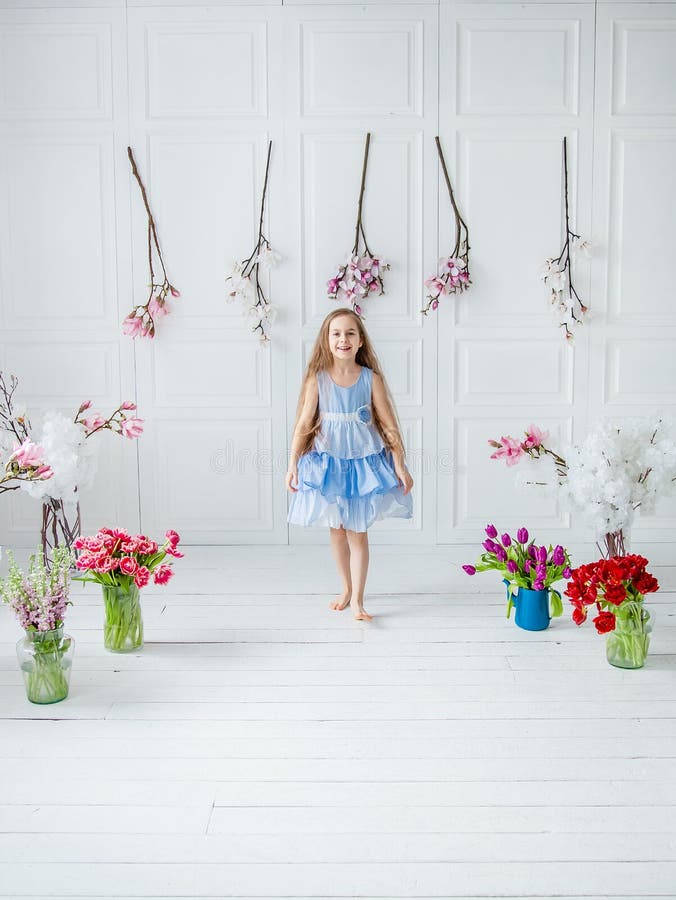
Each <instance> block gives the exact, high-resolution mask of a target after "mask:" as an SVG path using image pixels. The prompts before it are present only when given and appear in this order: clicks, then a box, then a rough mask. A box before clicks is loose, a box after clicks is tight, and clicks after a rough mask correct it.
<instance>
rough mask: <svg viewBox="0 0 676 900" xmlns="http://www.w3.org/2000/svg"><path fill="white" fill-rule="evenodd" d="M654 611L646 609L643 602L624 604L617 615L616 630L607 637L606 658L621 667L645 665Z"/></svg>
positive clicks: (613, 664)
mask: <svg viewBox="0 0 676 900" xmlns="http://www.w3.org/2000/svg"><path fill="white" fill-rule="evenodd" d="M653 621H654V613H653V616H652V620H651V615H650V613H649V612H648V610H647V609H644V607H643V603H642V602H638V601H632V602H630V603H627V604H623V605H622V606H621V607H619V609H618V610H617V612H616V615H615V630H614V631H611V632H609V633H608V636H607V637H606V659H607V660H608V662H609V663H610V665H611V666H617V667H618V668H619V669H640V668H642V667H643V666H644V665H645V661H646V657H647V656H648V648H649V647H650V632H651V631H652V623H653Z"/></svg>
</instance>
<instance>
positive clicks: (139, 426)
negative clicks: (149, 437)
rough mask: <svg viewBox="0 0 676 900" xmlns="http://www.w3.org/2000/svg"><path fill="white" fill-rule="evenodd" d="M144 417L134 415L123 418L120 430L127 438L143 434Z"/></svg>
mask: <svg viewBox="0 0 676 900" xmlns="http://www.w3.org/2000/svg"><path fill="white" fill-rule="evenodd" d="M143 421H144V420H143V419H138V418H136V416H132V417H131V418H130V419H122V421H121V422H120V430H121V432H122V434H123V435H124V436H125V437H126V438H130V439H133V438H137V437H140V436H141V435H142V434H143Z"/></svg>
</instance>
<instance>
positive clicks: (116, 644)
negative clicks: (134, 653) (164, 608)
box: [73, 528, 183, 653]
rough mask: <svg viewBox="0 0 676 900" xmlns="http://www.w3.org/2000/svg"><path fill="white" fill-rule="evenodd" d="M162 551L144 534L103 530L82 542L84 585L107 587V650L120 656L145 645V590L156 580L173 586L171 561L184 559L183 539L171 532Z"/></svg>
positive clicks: (80, 561) (79, 547)
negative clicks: (142, 597) (142, 599)
mask: <svg viewBox="0 0 676 900" xmlns="http://www.w3.org/2000/svg"><path fill="white" fill-rule="evenodd" d="M165 537H166V540H165V542H164V544H162V545H161V546H159V545H158V543H157V541H154V540H152V539H151V538H148V537H146V535H144V534H136V535H130V534H129V533H128V532H126V531H124V530H123V529H121V528H101V529H100V530H99V531H98V532H97V533H96V534H95V535H94V536H93V537H79V538H77V539H76V541H75V542H74V544H73V547H74V548H75V550H78V551H80V555H79V557H78V560H77V562H76V564H75V565H76V567H77V568H78V569H79V570H80V572H83V573H84V574H83V575H82V576H80V577H78V580H79V581H83V582H87V581H90V582H96V583H97V584H100V585H101V586H102V588H103V600H104V606H105V616H106V617H105V624H104V645H105V647H106V648H107V649H108V650H112V651H114V652H117V653H120V652H126V651H129V650H137V649H138V648H139V647H141V646H142V645H143V620H142V618H141V606H140V598H139V589H140V588H143V587H145V586H146V585H147V584H148V583H149V582H150V579H151V576H152V579H153V582H154V583H155V584H158V585H164V584H167V582H168V581H169V580H170V578H172V576H173V574H174V572H173V569H172V565H171V563H167V562H165V561H164V560H165V559H166V557H167V556H171V557H175V558H179V557H182V556H183V554H182V553H181V552H180V551H179V550H178V549H177V547H178V544H179V542H180V538H179V536H178V534H177V533H176V532H175V531H171V530H170V531H167V532H166V535H165Z"/></svg>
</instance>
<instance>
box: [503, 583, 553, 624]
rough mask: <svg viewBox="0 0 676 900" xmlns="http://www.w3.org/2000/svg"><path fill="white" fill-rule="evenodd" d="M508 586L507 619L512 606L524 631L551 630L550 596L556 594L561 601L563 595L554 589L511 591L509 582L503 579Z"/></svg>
mask: <svg viewBox="0 0 676 900" xmlns="http://www.w3.org/2000/svg"><path fill="white" fill-rule="evenodd" d="M503 581H504V583H505V584H506V585H507V600H508V605H507V618H509V616H510V613H511V609H512V606H514V608H515V609H516V617H515V621H516V624H517V625H518V627H519V628H523V629H524V631H544V630H545V628H549V622H550V619H551V616H550V613H549V594H550V591H551V593H552V594H556V596H557V598H558V599H559V601H560V599H561V594H559V592H558V591H555V590H554V588H545V589H544V590H542V591H530V590H527V589H526V588H520V587H514V588H513V592H512V591H510V586H509V581H507V580H506V579H503Z"/></svg>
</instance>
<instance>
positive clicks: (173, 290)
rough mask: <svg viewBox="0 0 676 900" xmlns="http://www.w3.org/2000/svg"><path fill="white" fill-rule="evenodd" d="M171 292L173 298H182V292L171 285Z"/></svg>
mask: <svg viewBox="0 0 676 900" xmlns="http://www.w3.org/2000/svg"><path fill="white" fill-rule="evenodd" d="M169 292H170V293H171V296H172V297H180V296H181V292H180V291H179V290H178V288H175V287H174V286H173V285H171V284H170V285H169Z"/></svg>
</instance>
